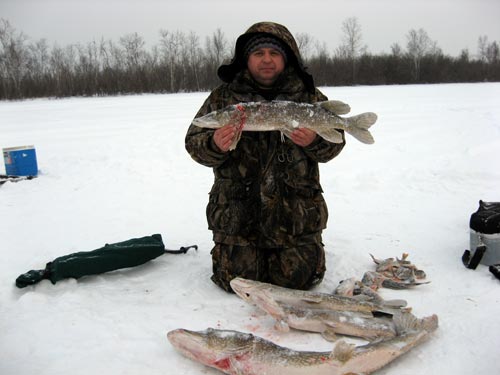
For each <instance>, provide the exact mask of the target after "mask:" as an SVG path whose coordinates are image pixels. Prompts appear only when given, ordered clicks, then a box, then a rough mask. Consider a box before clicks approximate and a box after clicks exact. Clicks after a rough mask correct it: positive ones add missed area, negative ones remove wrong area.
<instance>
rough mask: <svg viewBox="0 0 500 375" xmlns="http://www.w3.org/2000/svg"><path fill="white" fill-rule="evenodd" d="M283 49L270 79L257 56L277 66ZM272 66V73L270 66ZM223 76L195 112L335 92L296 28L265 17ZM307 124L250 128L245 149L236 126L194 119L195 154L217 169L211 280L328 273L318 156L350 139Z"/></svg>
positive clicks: (316, 277)
mask: <svg viewBox="0 0 500 375" xmlns="http://www.w3.org/2000/svg"><path fill="white" fill-rule="evenodd" d="M276 51H278V52H279V54H280V56H278V57H280V58H282V60H281V62H282V64H283V65H282V70H281V69H280V70H279V71H278V73H279V74H277V75H276V77H275V78H273V79H271V81H269V82H267V81H263V80H262V79H261V78H262V77H261V76H259V75H258V74H259V73H258V72H257V73H255V68H254V67H255V65H252V64H253V61H255V60H251V59H252V58H253V56H252V55H253V54H260V55H257V58H260V57H261V56H264V55H263V54H267V53H270V54H271V55H270V56H271V57H269V58H268V61H267V60H266V58H267V57H262V58H261V60H259V61H260V62H259V64H260V63H261V62H262V61H264V60H266V61H264V62H263V64H269V65H272V64H273V59H274V57H273V55H272V54H276ZM278 60H279V59H278ZM251 62H252V63H251ZM279 63H280V62H279V61H278V62H277V65H279ZM259 66H260V65H259ZM273 67H274V65H272V67H271V70H272V69H274V68H273ZM265 69H267V68H264V74H266V72H267V73H269V72H268V71H266V70H265ZM218 75H219V77H220V78H221V79H222V81H223V82H224V83H223V84H222V85H221V86H219V87H217V88H216V89H215V90H214V91H213V92H212V93H211V94H210V96H209V97H208V98H207V99H206V101H205V103H204V104H203V105H202V107H201V108H200V110H199V111H198V113H197V115H196V117H199V116H203V115H205V114H207V113H210V112H212V111H215V110H219V109H222V108H224V107H226V106H228V105H231V104H237V103H240V102H256V101H264V100H288V101H294V102H304V103H315V102H319V101H324V100H327V98H326V96H325V95H323V94H322V93H321V92H320V91H319V90H318V89H316V88H315V87H314V82H313V78H312V77H311V75H309V74H308V73H307V71H306V70H305V68H304V66H303V64H302V59H301V57H300V53H299V50H298V47H297V44H296V42H295V40H294V38H293V36H292V35H291V33H290V32H289V31H288V30H287V29H286V28H285V27H284V26H282V25H279V24H276V23H271V22H261V23H257V24H255V25H253V26H251V27H250V28H249V29H248V30H247V31H246V32H245V33H244V34H242V35H241V36H240V37H239V38H238V39H237V41H236V48H235V56H234V58H233V60H232V61H231V62H230V63H229V64H227V65H222V66H221V67H220V68H219V70H218ZM299 126H300V125H299ZM222 129H226V130H225V133H223V132H224V130H222ZM231 129H233V130H231ZM303 130H304V131H303V132H301V131H300V130H295V131H294V133H296V134H295V136H294V137H293V136H292V140H291V139H288V138H286V139H283V137H282V136H281V134H280V132H277V131H273V132H242V134H241V139H240V141H239V143H238V146H237V147H236V149H235V150H233V151H228V147H226V146H227V145H228V140H229V142H230V141H231V138H232V137H234V136H235V132H234V126H232V125H228V126H227V127H224V128H221V129H218V130H216V131H214V130H213V129H205V128H200V127H196V126H194V125H191V126H190V127H189V130H188V132H187V135H186V150H187V151H188V152H189V154H190V155H191V157H192V158H193V159H194V160H195V161H197V162H198V163H201V164H203V165H205V166H208V167H211V168H213V171H214V175H215V181H214V185H213V187H212V190H211V191H210V197H209V202H208V206H207V220H208V226H209V229H211V230H212V231H213V239H214V242H215V247H214V248H213V250H212V261H213V276H212V280H213V281H214V282H215V283H216V284H217V285H219V286H220V287H222V288H223V289H225V290H227V291H231V287H230V285H229V281H231V280H232V279H233V278H235V277H244V278H248V279H253V280H259V281H264V282H270V283H273V284H276V285H281V286H285V287H289V288H297V289H309V288H310V287H311V286H313V285H315V284H317V283H319V282H320V281H321V280H322V278H323V275H324V273H325V253H324V249H323V244H322V240H321V232H322V230H323V229H324V228H325V227H326V222H327V218H328V211H327V207H326V203H325V201H324V199H323V196H322V189H321V185H320V182H319V168H318V163H324V162H327V161H329V160H331V159H333V158H334V157H335V156H337V155H338V154H339V153H340V151H341V150H342V148H343V147H344V145H345V139H344V142H343V143H338V144H337V143H330V142H328V141H326V140H324V139H322V138H321V137H319V136H317V135H316V134H315V133H314V132H312V131H311V130H309V129H303ZM228 132H229V133H228ZM310 132H312V138H311V134H310ZM224 137H226V138H225V141H224V140H223V138H224ZM300 137H302V138H303V139H300ZM223 142H225V144H224V143H223Z"/></svg>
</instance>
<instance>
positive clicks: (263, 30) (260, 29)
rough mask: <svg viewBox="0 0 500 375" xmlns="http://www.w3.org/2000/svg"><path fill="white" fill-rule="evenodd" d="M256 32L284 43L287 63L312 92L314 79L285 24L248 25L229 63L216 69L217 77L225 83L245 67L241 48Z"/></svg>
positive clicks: (237, 41) (262, 23)
mask: <svg viewBox="0 0 500 375" xmlns="http://www.w3.org/2000/svg"><path fill="white" fill-rule="evenodd" d="M257 34H270V35H272V36H274V37H275V38H278V39H279V40H281V41H282V42H283V43H284V44H285V46H286V48H287V51H286V52H287V56H288V57H289V61H288V64H292V65H294V67H295V68H296V70H297V73H298V75H299V77H300V78H301V79H302V81H303V82H304V85H305V86H306V87H307V89H308V91H311V92H313V91H314V80H313V77H312V76H311V75H310V74H309V73H308V72H307V69H306V67H305V66H304V63H303V61H302V57H301V55H300V51H299V47H298V46H297V42H296V41H295V39H294V37H293V35H292V34H291V33H290V31H288V29H287V28H286V27H285V26H283V25H280V24H278V23H274V22H259V23H256V24H254V25H252V26H250V28H249V29H248V30H247V31H246V32H245V33H244V34H242V35H240V36H239V37H238V39H237V40H236V45H235V49H234V56H233V58H232V60H231V62H230V63H229V64H225V65H221V66H220V67H219V69H218V70H217V75H218V76H219V78H220V79H221V80H222V81H224V82H226V83H230V82H231V81H232V80H233V79H234V78H235V76H236V74H237V73H238V72H240V71H241V70H243V69H245V68H246V64H247V62H246V60H245V58H244V51H243V49H244V47H245V45H246V44H247V42H248V40H249V39H250V38H252V37H253V36H255V35H257Z"/></svg>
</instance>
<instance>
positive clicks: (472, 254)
mask: <svg viewBox="0 0 500 375" xmlns="http://www.w3.org/2000/svg"><path fill="white" fill-rule="evenodd" d="M469 227H470V250H465V252H464V254H463V255H462V263H463V264H464V266H465V267H467V268H469V269H476V268H477V266H478V265H479V264H480V263H481V264H484V265H487V266H490V265H494V264H498V263H500V202H484V201H482V200H480V201H479V208H478V210H477V211H476V212H474V213H473V214H472V215H471V217H470V222H469Z"/></svg>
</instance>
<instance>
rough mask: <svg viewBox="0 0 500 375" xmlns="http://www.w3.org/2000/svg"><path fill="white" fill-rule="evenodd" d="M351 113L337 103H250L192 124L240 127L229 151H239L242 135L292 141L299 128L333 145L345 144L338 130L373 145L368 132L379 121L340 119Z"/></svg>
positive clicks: (365, 116)
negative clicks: (275, 135)
mask: <svg viewBox="0 0 500 375" xmlns="http://www.w3.org/2000/svg"><path fill="white" fill-rule="evenodd" d="M349 110H350V109H349V106H348V105H347V104H345V103H342V102H340V101H334V100H332V101H324V102H319V103H316V104H308V103H296V102H291V101H281V100H273V101H270V102H249V103H240V104H236V105H230V106H227V107H225V108H223V109H221V110H219V111H214V112H211V113H209V114H207V115H205V116H202V117H198V118H195V119H194V120H193V124H194V125H196V126H198V127H202V128H210V129H218V128H221V127H222V126H224V125H226V124H234V125H235V126H237V127H238V136H237V137H236V138H235V140H234V141H233V144H232V145H231V146H230V150H233V149H234V148H235V147H236V144H237V143H238V141H239V138H240V135H241V131H275V130H279V131H281V132H282V134H284V135H285V136H287V137H290V134H291V133H292V132H293V131H294V130H295V129H296V128H299V127H301V128H308V129H311V130H314V131H315V132H316V133H317V134H318V135H319V136H321V137H322V138H324V139H326V140H327V141H329V142H333V143H341V142H342V141H343V138H342V134H341V133H340V132H338V131H337V130H338V129H342V130H345V131H346V132H347V133H348V134H350V135H352V136H353V137H354V138H356V139H357V140H358V141H360V142H363V143H368V144H370V143H373V142H374V139H373V137H372V135H371V133H370V132H369V131H368V128H370V126H372V125H373V124H374V123H375V121H377V115H376V114H375V113H373V112H366V113H362V114H359V115H357V116H352V117H345V118H342V117H340V116H339V114H344V113H347V112H349Z"/></svg>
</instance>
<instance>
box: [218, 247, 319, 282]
mask: <svg viewBox="0 0 500 375" xmlns="http://www.w3.org/2000/svg"><path fill="white" fill-rule="evenodd" d="M211 254H212V264H213V275H212V281H213V282H214V283H215V284H217V285H218V286H220V287H221V288H222V289H224V290H226V291H227V292H233V290H232V289H231V286H230V284H229V282H230V281H231V280H232V279H234V278H235V277H243V278H245V279H251V280H257V281H262V282H267V283H271V284H275V285H279V286H283V287H286V288H292V289H302V290H306V289H310V288H311V287H312V286H314V285H316V284H319V283H320V282H321V280H323V276H324V274H325V270H326V268H325V250H324V248H323V244H322V243H319V244H318V243H313V244H307V245H300V246H297V247H290V248H279V249H262V248H257V247H256V246H254V245H245V246H239V245H227V244H223V243H216V244H215V246H214V248H213V249H212V252H211Z"/></svg>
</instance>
